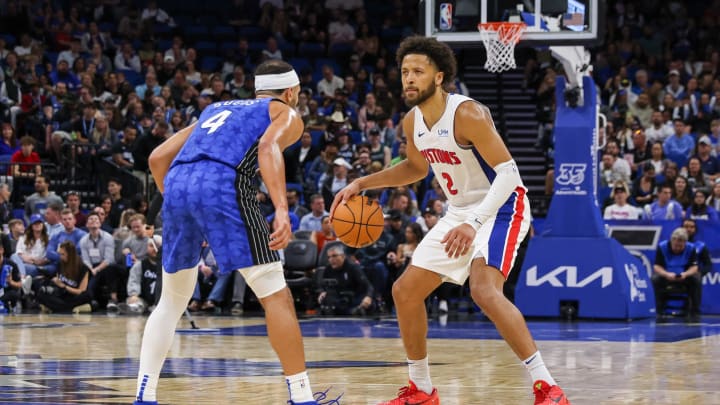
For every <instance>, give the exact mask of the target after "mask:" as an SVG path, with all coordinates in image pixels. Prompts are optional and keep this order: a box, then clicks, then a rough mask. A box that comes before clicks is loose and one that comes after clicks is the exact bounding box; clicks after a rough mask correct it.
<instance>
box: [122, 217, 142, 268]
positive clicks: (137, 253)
mask: <svg viewBox="0 0 720 405" xmlns="http://www.w3.org/2000/svg"><path fill="white" fill-rule="evenodd" d="M130 231H131V232H132V234H131V235H130V236H129V237H128V238H127V239H125V240H124V241H123V243H122V253H123V255H125V257H126V258H127V256H128V255H130V260H132V263H130V260H128V262H127V263H126V264H127V267H131V266H132V264H134V263H135V262H137V261H138V260H143V259H145V257H147V240H148V237H147V235H146V234H145V216H144V215H142V214H135V215H133V216H132V217H130Z"/></svg>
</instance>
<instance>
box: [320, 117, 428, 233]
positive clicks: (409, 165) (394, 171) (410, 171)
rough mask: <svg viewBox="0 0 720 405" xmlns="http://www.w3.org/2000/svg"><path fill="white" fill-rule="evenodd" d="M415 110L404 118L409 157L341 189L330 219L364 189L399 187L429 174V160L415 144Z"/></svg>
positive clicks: (331, 210) (334, 201) (336, 197)
mask: <svg viewBox="0 0 720 405" xmlns="http://www.w3.org/2000/svg"><path fill="white" fill-rule="evenodd" d="M414 117H415V114H414V112H412V111H411V112H410V113H408V114H407V115H406V116H405V118H404V119H403V133H405V134H408V137H407V159H405V160H403V161H402V162H400V163H398V164H396V165H395V166H392V167H389V168H386V169H383V170H381V171H379V172H377V173H373V174H371V175H369V176H364V177H360V178H359V179H357V180H355V181H353V182H352V183H350V184H348V185H347V186H346V187H345V188H343V189H342V190H340V191H339V192H338V193H337V194H336V195H335V199H334V200H333V203H332V206H331V207H330V219H331V220H332V216H333V214H334V213H335V207H337V205H338V204H340V203H345V202H346V201H347V200H349V199H350V198H352V197H353V196H354V195H357V194H359V193H360V192H362V191H363V190H371V189H375V188H384V187H397V186H403V185H406V184H412V183H415V182H416V181H419V180H421V179H423V178H425V176H427V173H428V168H429V164H428V162H427V160H425V158H424V157H423V156H422V154H420V151H418V149H417V147H416V146H415V140H414V139H413V134H414V132H413V120H414Z"/></svg>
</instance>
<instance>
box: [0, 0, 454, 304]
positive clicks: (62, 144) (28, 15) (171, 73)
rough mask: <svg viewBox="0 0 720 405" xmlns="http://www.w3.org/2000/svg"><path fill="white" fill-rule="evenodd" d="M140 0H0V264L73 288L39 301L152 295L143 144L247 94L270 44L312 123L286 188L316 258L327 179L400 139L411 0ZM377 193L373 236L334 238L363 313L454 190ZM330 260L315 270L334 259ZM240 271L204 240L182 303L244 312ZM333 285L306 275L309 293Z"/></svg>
mask: <svg viewBox="0 0 720 405" xmlns="http://www.w3.org/2000/svg"><path fill="white" fill-rule="evenodd" d="M139 3H140V4H138V6H139V8H135V7H132V5H129V4H125V3H122V2H114V1H111V2H107V1H90V2H84V3H73V2H63V1H60V2H46V1H30V0H28V1H8V2H3V3H2V4H1V5H0V27H2V28H0V31H1V32H0V67H1V68H2V69H0V120H2V122H3V125H2V140H3V142H1V143H0V154H1V155H3V156H2V157H1V158H0V160H2V162H0V163H2V164H4V165H6V166H5V167H6V169H5V170H7V175H6V176H5V177H3V180H4V181H3V183H6V184H7V186H3V188H2V189H0V200H2V201H0V208H2V210H0V213H1V214H2V215H3V223H4V224H8V230H7V235H6V236H7V239H8V240H9V241H10V243H12V246H7V249H6V250H5V255H6V256H8V257H9V256H12V259H9V260H8V261H9V262H11V263H13V264H15V266H16V267H17V269H18V270H17V271H14V270H12V269H11V271H10V272H9V275H10V277H9V283H5V280H2V281H3V285H4V286H5V289H6V290H7V291H8V292H9V291H10V290H12V288H15V291H16V292H17V293H18V294H20V295H21V296H22V295H25V298H26V301H25V304H26V305H30V306H33V305H34V303H32V302H27V299H29V300H30V301H35V303H37V302H38V301H39V300H38V299H37V297H38V296H39V295H40V294H46V293H49V294H51V295H53V297H54V296H56V295H57V296H62V297H64V298H77V297H80V298H82V299H79V298H78V299H70V300H69V301H68V302H69V303H68V304H67V305H59V306H58V305H55V302H53V303H52V305H45V304H43V306H44V307H43V310H47V311H53V310H55V311H57V310H60V311H69V310H74V311H76V312H84V311H86V310H87V309H88V305H89V306H90V308H91V309H92V310H103V309H105V308H107V309H108V310H112V311H115V310H120V311H128V312H139V313H142V312H144V311H146V310H150V309H152V306H153V303H154V300H155V297H156V296H157V292H158V290H159V282H158V281H159V278H158V277H157V274H159V266H158V265H157V263H158V259H159V255H160V254H161V248H160V246H161V244H162V241H161V240H157V238H158V236H157V235H155V236H154V237H153V233H154V232H159V231H160V229H161V224H160V223H159V220H158V222H155V220H154V217H155V215H153V216H151V218H149V219H150V221H149V222H150V223H149V224H148V221H147V219H146V215H147V214H148V204H149V201H150V200H151V199H152V197H153V194H154V190H155V188H154V187H153V185H152V183H151V181H148V176H147V170H148V166H147V159H148V156H149V155H150V153H151V152H152V150H153V149H154V148H155V147H157V145H159V144H160V143H162V142H163V141H164V140H165V139H167V138H169V137H171V136H172V135H173V134H174V133H175V132H176V131H177V130H179V129H181V128H183V127H185V126H186V125H188V124H190V123H192V122H194V121H196V120H197V119H198V117H199V115H200V113H201V112H202V111H203V109H204V108H205V107H206V106H207V105H209V104H210V103H212V102H215V101H220V100H226V99H231V98H251V97H253V96H254V87H253V75H252V71H253V69H254V67H255V66H256V65H257V64H258V63H260V62H262V61H263V60H266V59H269V58H280V59H283V60H286V61H288V62H290V63H291V64H292V65H293V66H294V67H295V68H296V70H297V71H298V74H299V76H300V77H301V87H302V93H301V95H300V100H299V104H298V106H297V110H298V112H299V113H300V114H301V115H302V117H303V120H304V122H305V124H306V129H305V133H303V135H302V138H301V141H300V142H299V143H298V144H297V145H296V146H294V147H292V148H290V149H288V150H287V151H286V152H285V158H286V162H287V164H286V169H287V171H286V177H287V179H286V180H287V183H288V201H289V202H290V204H291V207H292V208H291V217H293V218H292V220H293V228H294V229H293V230H294V231H297V235H298V237H305V236H307V238H308V239H310V240H311V241H312V243H314V244H315V246H316V248H317V251H318V255H319V257H320V258H321V260H320V261H321V262H323V261H324V262H327V261H328V260H327V259H328V258H327V257H326V256H327V252H326V249H324V247H326V246H324V245H326V242H332V241H334V240H335V239H336V237H335V235H334V234H333V232H332V228H331V226H330V224H329V221H328V219H327V214H328V213H327V210H328V209H329V205H330V203H331V202H332V198H333V196H334V194H335V193H336V192H337V191H338V190H340V189H341V188H342V187H343V186H345V185H346V184H347V183H348V182H349V181H352V180H353V179H354V178H356V177H358V176H362V175H365V174H368V173H373V172H376V171H379V170H381V169H382V168H384V167H387V166H389V165H392V164H396V163H398V162H400V161H401V160H402V159H404V158H405V157H406V155H405V140H404V134H403V133H402V128H401V126H399V125H398V124H399V122H400V120H401V119H402V117H403V115H404V113H405V112H406V111H407V107H406V106H405V104H404V103H403V102H402V94H401V88H402V86H401V83H400V75H399V70H398V68H397V66H396V65H395V62H394V50H395V49H396V48H397V45H398V43H399V41H400V40H401V38H402V37H403V36H406V35H409V34H411V33H412V32H413V30H414V26H415V24H416V23H417V14H416V12H417V4H416V2H414V1H403V0H396V1H393V2H379V1H370V2H367V3H368V4H363V2H362V1H344V2H337V1H332V0H326V1H307V2H305V1H304V2H299V1H292V0H286V1H284V2H283V1H265V0H261V1H242V0H236V1H234V2H231V4H225V3H223V4H219V2H216V3H217V4H215V3H212V2H210V3H208V4H202V3H198V4H195V5H180V4H177V3H176V2H160V3H158V2H155V1H147V2H144V1H143V2H139ZM215 6H217V9H213V7H215ZM138 10H139V11H138ZM456 86H457V88H462V89H464V88H465V87H464V85H462V84H460V83H457V84H456ZM76 178H79V179H80V180H78V181H81V180H82V181H85V182H89V183H90V184H91V185H92V188H93V189H94V190H95V191H96V192H95V193H84V192H83V193H80V192H76V191H74V190H73V189H72V186H71V185H68V182H67V181H66V179H71V181H74V180H75V179H76ZM128 179H129V180H128ZM258 186H259V192H258V196H257V198H258V201H259V202H260V204H261V207H262V209H263V210H264V213H265V214H266V215H267V216H268V219H269V221H268V222H269V223H270V222H271V219H272V215H273V212H272V211H273V206H272V203H271V201H270V200H269V196H268V195H267V193H266V190H265V188H264V185H263V184H262V179H258ZM52 190H57V194H56V193H54V192H53V191H52ZM128 190H131V191H130V192H129V191H128ZM105 192H106V194H105ZM136 193H137V195H136ZM375 198H377V199H378V200H379V201H380V202H381V204H383V206H384V207H385V210H386V211H387V214H386V218H387V222H388V229H387V231H386V232H385V233H384V234H383V236H382V237H381V238H380V240H379V241H377V242H376V243H375V244H373V245H372V246H369V247H366V248H363V249H359V250H357V251H350V250H348V251H347V252H346V251H343V252H342V253H343V255H345V254H346V256H344V257H346V258H347V259H346V260H347V261H348V263H350V264H352V266H354V267H352V268H357V269H361V270H362V272H361V273H357V272H354V273H353V274H355V275H358V274H361V275H363V277H364V278H358V280H365V282H367V286H368V288H367V289H366V290H365V291H364V292H365V293H366V294H365V295H366V296H363V297H360V300H359V301H358V303H357V305H353V308H355V309H356V312H358V311H359V310H357V306H358V305H360V308H361V309H362V311H359V312H362V313H365V312H366V311H367V312H370V311H374V310H388V309H389V305H391V304H390V301H391V297H390V293H389V292H390V289H389V287H390V285H391V283H392V281H393V279H394V278H395V277H397V276H398V275H399V273H400V272H401V271H402V269H403V268H404V266H406V265H407V260H408V258H409V254H410V252H412V249H414V247H415V246H417V243H418V242H419V240H420V239H421V238H422V235H423V232H426V231H427V229H428V228H429V227H432V226H434V224H435V223H436V222H437V218H438V216H440V215H442V214H443V212H444V210H445V209H446V208H447V207H446V204H447V203H446V198H445V196H444V195H443V194H442V189H441V188H440V187H439V186H438V185H437V182H432V181H430V180H428V181H424V182H421V183H418V184H416V185H414V186H413V187H409V188H406V187H403V188H398V189H388V190H383V191H381V192H378V193H377V195H375ZM65 207H67V208H65ZM421 212H422V214H421ZM13 217H18V219H13ZM152 225H156V226H157V228H154V227H153V226H152ZM146 228H147V229H146ZM25 229H27V231H26V230H25ZM58 235H59V236H58ZM111 242H112V243H111ZM70 243H72V244H73V246H74V247H75V248H76V250H77V251H76V253H77V254H76V255H75V256H73V257H70V262H71V265H72V266H76V267H78V269H77V271H76V270H73V271H71V272H70V273H67V271H66V270H65V269H66V266H65V265H64V264H63V263H65V262H64V261H62V260H61V259H60V258H59V257H56V256H58V250H57V249H58V247H59V246H61V245H62V246H65V247H66V248H67V247H68V246H70V245H69V244H70ZM63 244H67V245H63ZM327 245H329V244H327ZM60 250H62V249H60ZM335 252H336V253H337V250H336V251H335ZM63 260H65V259H63ZM332 263H335V260H332V259H331V260H330V261H329V262H328V263H326V268H327V272H326V273H324V274H326V275H328V274H334V273H333V272H332V268H333V266H332V265H331V264H332ZM60 264H63V265H62V266H59V265H60ZM58 266H59V267H62V270H61V269H60V268H59V267H58ZM327 266H329V267H327ZM68 274H69V275H68ZM321 274H322V273H321ZM16 276H17V277H16ZM0 277H2V276H0ZM16 278H17V280H15V279H16ZM238 279H240V280H238ZM232 280H234V282H233V283H230V281H232ZM238 281H241V277H233V278H229V277H224V276H221V275H220V272H219V269H217V265H215V262H214V258H213V257H212V252H211V250H210V247H208V246H205V247H203V263H202V266H201V272H200V275H199V280H198V288H197V290H196V292H195V294H194V296H193V300H192V301H191V302H190V303H189V309H190V310H193V311H195V310H198V311H202V310H207V311H218V310H219V309H220V308H225V309H231V310H232V313H234V314H239V313H242V308H243V301H244V293H245V285H244V283H241V282H238ZM231 285H232V286H233V288H230V286H231ZM68 286H69V289H66V288H65V287H68ZM326 287H327V286H326V283H323V282H322V281H321V280H319V279H316V280H315V284H314V286H313V288H312V290H313V291H312V294H314V295H315V296H316V297H317V296H318V295H319V294H322V293H323V292H326V293H327V292H328V291H327V290H326ZM231 290H232V294H231V292H230V291H231ZM68 291H70V293H68ZM60 292H61V293H60ZM67 294H71V295H72V296H68V295H67ZM331 295H332V294H331ZM9 296H11V295H10V294H8V295H6V296H5V297H9ZM86 298H87V299H86ZM315 301H316V302H318V303H319V302H321V301H322V300H317V299H315ZM19 302H22V301H19ZM39 302H48V301H42V300H40V301H39ZM8 304H9V305H10V306H14V305H15V301H13V302H8ZM86 304H88V305H86ZM318 305H319V304H318ZM318 307H319V306H318ZM353 308H351V309H353ZM308 309H312V308H308Z"/></svg>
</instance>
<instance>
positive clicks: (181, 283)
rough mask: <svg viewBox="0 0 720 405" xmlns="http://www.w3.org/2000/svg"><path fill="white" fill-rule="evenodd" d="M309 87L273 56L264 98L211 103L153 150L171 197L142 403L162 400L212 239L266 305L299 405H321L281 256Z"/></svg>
mask: <svg viewBox="0 0 720 405" xmlns="http://www.w3.org/2000/svg"><path fill="white" fill-rule="evenodd" d="M299 83H300V81H299V80H298V76H297V74H296V73H295V71H294V70H293V68H292V66H290V65H289V64H287V63H285V62H283V61H278V60H271V61H267V62H264V63H262V64H260V65H259V66H258V67H257V70H256V72H255V88H256V93H257V98H256V99H252V100H232V101H223V102H217V103H214V104H211V105H209V106H208V107H207V108H206V109H205V110H204V111H203V112H202V114H201V115H200V118H199V120H198V121H197V122H196V123H195V124H193V125H191V126H189V127H187V128H185V129H183V130H181V131H180V132H178V133H177V134H175V135H174V136H173V137H171V138H170V139H168V140H167V141H165V142H164V143H163V144H161V145H160V146H158V147H157V148H156V149H155V150H154V151H153V153H152V154H151V155H150V159H149V164H150V169H151V171H152V174H153V178H154V179H155V182H156V184H157V185H158V188H159V189H160V191H161V192H162V193H163V195H164V201H163V207H162V216H163V234H164V235H163V236H164V237H163V241H164V242H165V243H164V248H165V252H164V254H163V260H162V261H163V269H164V271H163V288H162V295H161V298H160V302H159V303H158V305H157V307H156V308H155V310H154V311H153V312H152V314H151V315H150V317H149V319H148V321H147V325H146V327H145V335H144V336H143V344H142V350H141V353H140V369H139V372H138V387H137V396H136V401H135V404H136V405H141V404H157V399H156V388H157V383H158V376H159V374H160V370H161V368H162V364H163V362H164V361H165V357H166V355H167V352H168V349H169V348H170V345H171V344H172V339H173V335H174V333H175V326H176V324H177V322H178V320H179V319H180V317H181V316H182V314H183V312H184V310H185V308H186V306H187V304H188V301H189V299H190V297H191V296H192V293H193V290H194V287H195V283H196V281H197V272H198V263H199V261H200V246H201V244H202V242H203V240H207V241H208V242H209V244H210V246H212V247H213V251H214V253H215V257H216V259H217V262H218V267H219V268H220V269H221V271H234V270H237V271H239V272H240V273H242V275H243V277H244V278H245V280H246V281H247V284H248V285H249V286H250V288H252V289H253V291H254V292H255V294H256V295H257V297H258V299H259V300H260V303H261V304H262V306H263V308H264V309H265V314H266V315H265V316H266V322H267V330H268V337H269V338H270V343H271V345H272V347H273V349H274V350H275V352H276V353H277V355H278V357H279V358H280V363H281V365H282V368H283V372H284V373H285V376H286V382H287V386H288V391H289V394H290V401H289V403H290V404H294V405H317V402H316V401H315V400H314V398H313V393H312V391H311V389H310V382H309V380H308V376H307V372H306V371H305V354H304V349H303V342H302V336H301V334H300V327H299V324H298V320H297V318H296V316H295V309H294V306H293V300H292V297H291V295H290V291H289V289H288V288H287V286H286V283H285V279H284V276H283V267H282V264H281V262H280V258H279V256H278V253H277V250H279V249H283V248H285V247H286V246H287V244H288V241H289V240H290V238H291V235H292V233H291V230H290V218H289V216H288V204H287V199H286V194H285V174H284V173H285V163H284V160H283V155H282V152H283V150H284V149H285V148H287V147H288V146H290V145H292V144H293V143H295V142H296V141H297V140H298V139H299V138H300V135H301V134H302V131H303V122H302V119H301V118H300V115H299V114H297V113H296V112H295V110H294V109H293V107H294V106H295V105H296V104H297V101H298V94H299V92H300V85H299ZM258 166H259V169H260V174H261V175H262V178H263V181H264V182H265V184H266V186H267V188H268V191H269V193H270V198H271V199H272V201H273V204H274V205H275V219H274V222H273V229H274V231H273V233H272V234H270V232H269V230H268V227H267V225H266V222H265V218H264V217H263V216H262V214H261V212H260V208H259V206H258V202H257V200H256V198H255V196H256V190H255V188H256V187H254V186H253V179H254V178H255V176H256V171H257V169H258Z"/></svg>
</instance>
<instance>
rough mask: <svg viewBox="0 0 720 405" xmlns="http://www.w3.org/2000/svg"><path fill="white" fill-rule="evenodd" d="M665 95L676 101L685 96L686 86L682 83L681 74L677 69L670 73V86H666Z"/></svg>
mask: <svg viewBox="0 0 720 405" xmlns="http://www.w3.org/2000/svg"><path fill="white" fill-rule="evenodd" d="M665 93H666V94H670V95H671V96H673V98H676V99H679V98H681V96H682V95H684V94H685V86H683V84H682V83H681V82H680V72H679V71H678V70H677V69H672V70H670V72H669V73H668V84H667V86H665Z"/></svg>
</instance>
